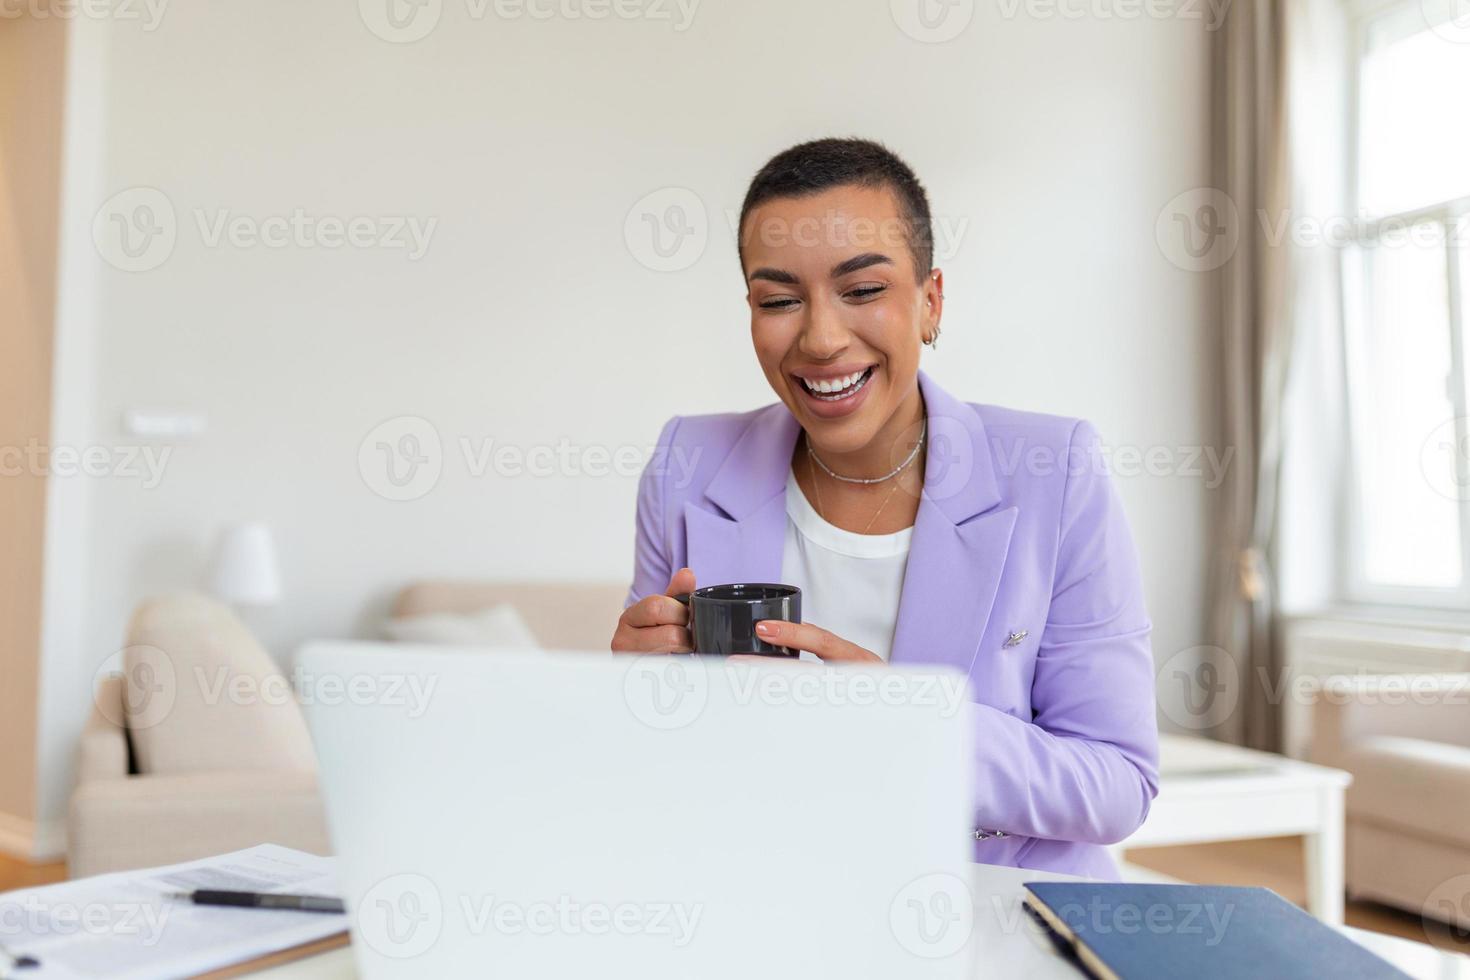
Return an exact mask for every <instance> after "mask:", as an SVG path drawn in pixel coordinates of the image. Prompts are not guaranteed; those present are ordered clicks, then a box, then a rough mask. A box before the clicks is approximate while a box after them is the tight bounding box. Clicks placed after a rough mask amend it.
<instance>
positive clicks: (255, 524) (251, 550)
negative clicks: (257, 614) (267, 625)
mask: <svg viewBox="0 0 1470 980" xmlns="http://www.w3.org/2000/svg"><path fill="white" fill-rule="evenodd" d="M209 591H210V592H212V593H213V594H214V595H215V596H216V597H217V598H219V599H222V600H224V601H225V602H228V603H230V604H231V605H235V606H269V605H272V604H273V603H276V602H279V601H280V599H281V570H280V567H279V565H278V564H277V562H276V542H275V538H274V537H273V536H272V534H271V529H270V526H269V525H267V524H266V523H265V522H264V521H244V522H242V523H239V524H231V525H229V526H227V527H226V528H225V529H224V530H223V531H221V532H220V536H219V542H218V545H217V547H216V549H215V553H214V563H213V564H212V565H211V566H210V571H209Z"/></svg>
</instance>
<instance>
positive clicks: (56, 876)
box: [0, 837, 1470, 953]
mask: <svg viewBox="0 0 1470 980" xmlns="http://www.w3.org/2000/svg"><path fill="white" fill-rule="evenodd" d="M1127 860H1128V861H1129V863H1131V864H1136V865H1139V866H1140V867H1144V868H1148V869H1149V870H1151V871H1157V872H1159V873H1160V874H1166V875H1169V876H1170V877H1172V878H1179V879H1180V880H1182V881H1195V882H1208V883H1210V884H1214V885H1263V886H1265V887H1267V888H1270V889H1272V890H1273V891H1275V892H1276V893H1277V894H1279V895H1281V896H1282V897H1283V898H1286V899H1288V900H1290V901H1293V902H1296V903H1297V904H1298V905H1301V904H1303V903H1304V902H1305V900H1306V894H1307V889H1306V879H1305V878H1304V877H1303V861H1302V844H1301V838H1299V837H1272V838H1267V839H1262V840H1245V841H1232V842H1230V843H1225V844H1191V845H1188V846H1183V847H1149V848H1140V849H1136V850H1131V851H1128V852H1127ZM65 878H66V865H65V864H64V863H61V862H57V863H55V864H26V863H25V862H23V861H19V860H16V859H15V858H10V857H5V856H4V855H0V892H5V891H10V890H11V889H13V888H26V887H29V886H31V885H44V884H48V883H50V882H53V881H62V880H64V879H65ZM1346 919H1347V924H1348V925H1350V926H1357V927H1358V928H1359V929H1369V930H1372V931H1373V932H1386V933H1388V934H1389V935H1391V936H1401V937H1403V938H1405V939H1413V940H1417V941H1418V942H1421V943H1422V942H1429V941H1430V940H1429V936H1430V935H1433V936H1435V940H1434V943H1435V945H1437V946H1439V947H1440V948H1441V949H1455V950H1460V951H1461V952H1466V953H1470V937H1466V936H1465V935H1463V934H1456V933H1455V932H1454V931H1453V930H1452V929H1450V928H1449V927H1448V926H1444V925H1441V924H1439V923H1435V922H1428V923H1426V922H1424V921H1423V920H1421V919H1420V917H1419V916H1417V915H1414V914H1412V913H1409V912H1403V911H1400V910H1398V909H1392V908H1389V907H1387V906H1384V905H1377V904H1374V903H1372V902H1355V901H1349V902H1348V903H1347V913H1346ZM1426 930H1428V932H1426Z"/></svg>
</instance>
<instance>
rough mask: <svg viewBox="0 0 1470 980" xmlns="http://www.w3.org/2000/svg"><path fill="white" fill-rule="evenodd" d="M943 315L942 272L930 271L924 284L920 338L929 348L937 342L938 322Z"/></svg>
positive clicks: (939, 270)
mask: <svg viewBox="0 0 1470 980" xmlns="http://www.w3.org/2000/svg"><path fill="white" fill-rule="evenodd" d="M943 314H944V270H942V269H931V270H930V271H929V277H928V279H927V280H926V281H925V283H924V318H923V326H922V331H923V332H922V334H921V336H922V338H923V341H924V343H926V344H928V345H929V346H930V347H933V346H934V343H935V342H936V341H937V340H939V320H940V317H941V316H943Z"/></svg>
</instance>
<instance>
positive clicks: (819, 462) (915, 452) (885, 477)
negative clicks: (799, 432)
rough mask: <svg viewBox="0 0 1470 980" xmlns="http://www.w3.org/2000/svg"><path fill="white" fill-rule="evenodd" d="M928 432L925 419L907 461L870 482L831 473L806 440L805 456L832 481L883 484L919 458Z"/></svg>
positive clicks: (830, 469) (927, 422)
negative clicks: (809, 457)
mask: <svg viewBox="0 0 1470 980" xmlns="http://www.w3.org/2000/svg"><path fill="white" fill-rule="evenodd" d="M928 430H929V420H928V419H925V420H924V421H923V423H922V424H921V425H920V426H919V441H918V442H916V443H914V449H913V452H911V453H909V455H908V459H905V460H904V461H903V462H902V463H899V464H898V465H897V466H895V467H894V468H893V469H892V470H891V471H890V472H888V473H887V474H885V475H883V476H879V477H874V478H873V479H871V480H864V479H862V478H860V477H856V476H843V475H842V474H841V473H833V472H832V468H831V467H830V466H828V465H827V464H826V463H824V462H822V457H820V456H818V455H817V451H816V450H815V449H813V448H812V444H811V441H810V440H807V444H806V451H807V455H809V456H811V458H812V460H813V461H814V462H816V464H817V465H818V466H820V467H821V468H822V472H823V473H826V474H827V475H828V476H830V477H831V478H832V479H834V480H841V481H842V482H843V483H863V484H871V483H884V482H886V481H888V480H891V479H893V478H894V477H895V476H898V474H900V473H902V472H903V471H904V470H906V469H908V467H909V464H910V463H912V462H913V461H914V460H916V459H918V458H919V450H920V449H921V448H923V445H924V435H925V433H926V432H928Z"/></svg>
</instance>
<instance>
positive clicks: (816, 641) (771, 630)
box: [755, 619, 883, 664]
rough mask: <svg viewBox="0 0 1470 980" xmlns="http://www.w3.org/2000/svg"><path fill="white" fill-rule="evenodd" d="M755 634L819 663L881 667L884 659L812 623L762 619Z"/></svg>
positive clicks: (756, 627)
mask: <svg viewBox="0 0 1470 980" xmlns="http://www.w3.org/2000/svg"><path fill="white" fill-rule="evenodd" d="M755 632H756V634H757V635H758V636H759V637H760V638H761V639H762V640H765V641H766V642H767V643H774V644H775V645H776V646H782V647H789V648H790V649H792V650H805V651H807V652H808V653H814V654H816V655H817V656H818V657H820V658H821V659H822V660H826V661H833V662H837V661H845V662H851V663H880V664H881V663H882V662H883V658H882V657H880V656H878V655H877V654H875V653H873V652H872V651H870V650H864V649H863V648H862V647H860V646H858V645H857V644H856V643H849V642H848V641H847V640H844V639H843V638H842V637H840V636H838V635H837V634H835V633H829V632H828V631H827V630H824V629H822V628H821V627H820V626H813V625H812V624H811V623H788V622H785V621H784V620H780V619H764V620H761V621H760V622H759V623H756V624H755Z"/></svg>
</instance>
